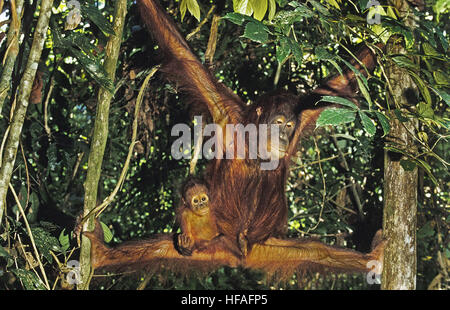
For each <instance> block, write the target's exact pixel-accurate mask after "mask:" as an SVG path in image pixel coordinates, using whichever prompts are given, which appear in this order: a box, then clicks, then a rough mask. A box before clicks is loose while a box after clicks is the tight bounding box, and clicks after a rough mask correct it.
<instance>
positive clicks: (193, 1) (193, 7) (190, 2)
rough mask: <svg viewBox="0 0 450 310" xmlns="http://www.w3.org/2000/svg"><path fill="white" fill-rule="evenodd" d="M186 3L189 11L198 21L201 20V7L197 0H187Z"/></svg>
mask: <svg viewBox="0 0 450 310" xmlns="http://www.w3.org/2000/svg"><path fill="white" fill-rule="evenodd" d="M186 4H187V9H188V11H189V13H191V14H192V16H194V17H195V19H197V21H200V7H199V6H198V3H197V0H187V2H186Z"/></svg>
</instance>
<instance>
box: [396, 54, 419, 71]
mask: <svg viewBox="0 0 450 310" xmlns="http://www.w3.org/2000/svg"><path fill="white" fill-rule="evenodd" d="M392 60H393V61H394V62H395V64H396V65H397V66H399V67H401V68H406V69H410V70H413V71H417V70H419V69H420V67H419V65H418V64H416V63H414V62H413V61H412V60H411V59H409V58H408V57H407V56H405V55H398V56H393V57H392Z"/></svg>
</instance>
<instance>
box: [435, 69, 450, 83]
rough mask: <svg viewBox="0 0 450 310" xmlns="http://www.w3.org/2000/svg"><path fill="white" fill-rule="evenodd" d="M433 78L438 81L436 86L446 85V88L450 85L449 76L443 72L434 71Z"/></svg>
mask: <svg viewBox="0 0 450 310" xmlns="http://www.w3.org/2000/svg"><path fill="white" fill-rule="evenodd" d="M433 78H434V80H435V81H436V84H439V85H445V86H449V85H450V79H449V77H448V75H447V74H445V73H444V72H442V71H441V70H438V71H434V72H433Z"/></svg>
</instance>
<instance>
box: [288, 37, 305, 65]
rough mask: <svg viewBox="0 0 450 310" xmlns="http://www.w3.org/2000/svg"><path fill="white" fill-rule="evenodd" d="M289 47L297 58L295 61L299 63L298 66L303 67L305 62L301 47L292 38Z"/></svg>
mask: <svg viewBox="0 0 450 310" xmlns="http://www.w3.org/2000/svg"><path fill="white" fill-rule="evenodd" d="M288 43H289V47H290V48H291V51H292V54H293V55H294V57H295V60H296V61H297V63H298V65H301V64H302V62H303V51H302V49H301V47H300V45H299V44H298V43H297V42H296V41H295V40H294V39H292V38H289V41H288Z"/></svg>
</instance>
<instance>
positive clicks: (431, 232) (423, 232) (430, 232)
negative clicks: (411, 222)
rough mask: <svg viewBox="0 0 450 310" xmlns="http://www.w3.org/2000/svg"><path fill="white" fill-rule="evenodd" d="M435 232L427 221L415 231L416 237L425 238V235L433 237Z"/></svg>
mask: <svg viewBox="0 0 450 310" xmlns="http://www.w3.org/2000/svg"><path fill="white" fill-rule="evenodd" d="M434 234H435V231H434V228H433V225H432V222H427V223H425V225H423V226H422V227H421V228H420V229H419V231H418V232H417V237H419V238H425V237H433V236H434Z"/></svg>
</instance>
